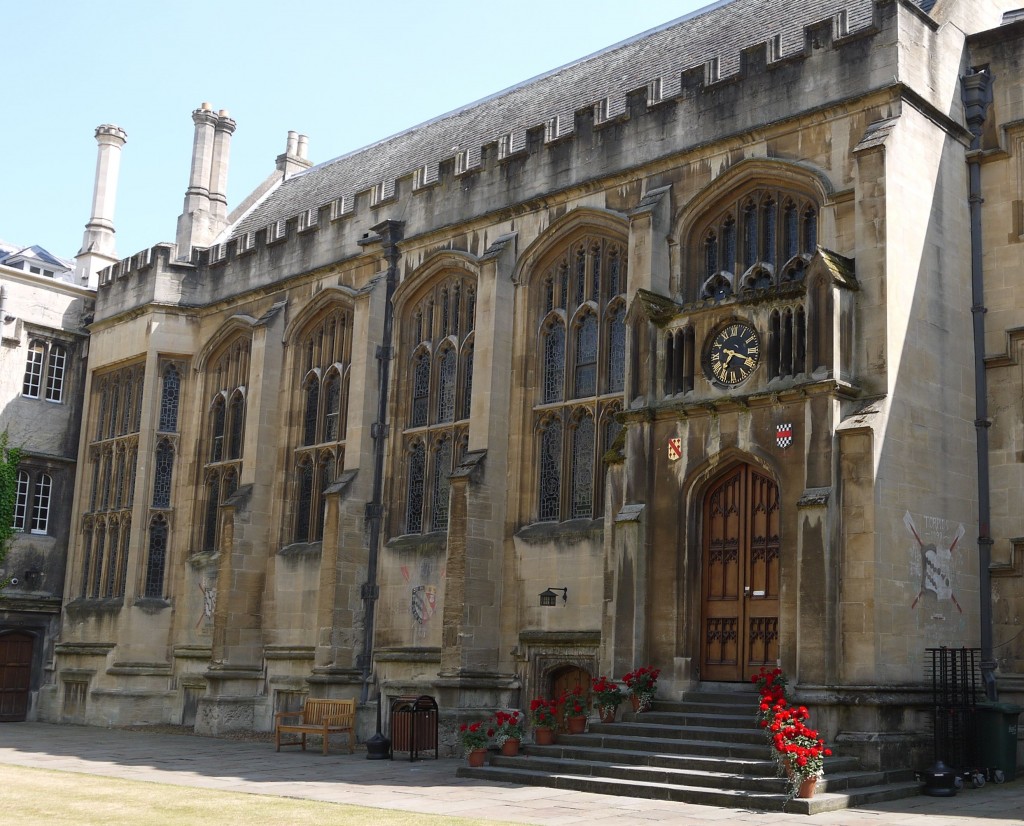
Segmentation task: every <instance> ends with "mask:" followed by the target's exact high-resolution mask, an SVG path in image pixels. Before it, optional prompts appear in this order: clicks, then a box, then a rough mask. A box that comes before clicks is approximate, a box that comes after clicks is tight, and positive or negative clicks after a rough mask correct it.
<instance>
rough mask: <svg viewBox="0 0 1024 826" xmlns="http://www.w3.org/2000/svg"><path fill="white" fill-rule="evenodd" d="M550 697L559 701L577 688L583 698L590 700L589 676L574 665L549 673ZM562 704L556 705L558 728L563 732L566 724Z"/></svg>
mask: <svg viewBox="0 0 1024 826" xmlns="http://www.w3.org/2000/svg"><path fill="white" fill-rule="evenodd" d="M550 681H551V695H550V696H551V697H553V698H554V699H556V700H557V699H559V698H560V697H562V696H563V695H565V694H571V693H572V692H573V690H574V689H576V688H579V689H581V692H582V694H583V696H584V697H586V698H587V699H588V701H589V698H590V674H589V672H587V671H586V670H585V669H583V668H579V667H577V666H574V665H567V666H564V667H562V668H559V669H556V670H555V671H552V672H551V675H550ZM562 709H563V704H562V703H559V705H558V728H559V730H561V731H565V729H566V727H567V723H566V721H565V716H564V715H563V713H562Z"/></svg>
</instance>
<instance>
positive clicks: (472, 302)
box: [466, 287, 476, 335]
mask: <svg viewBox="0 0 1024 826" xmlns="http://www.w3.org/2000/svg"><path fill="white" fill-rule="evenodd" d="M475 327H476V290H474V289H473V288H472V287H470V288H469V289H467V290H466V334H467V335H468V334H469V333H472V332H473V329H474V328H475Z"/></svg>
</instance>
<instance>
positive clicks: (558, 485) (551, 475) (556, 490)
mask: <svg viewBox="0 0 1024 826" xmlns="http://www.w3.org/2000/svg"><path fill="white" fill-rule="evenodd" d="M561 500H562V425H561V423H560V422H557V421H550V422H548V424H547V426H546V427H545V428H544V429H543V430H542V431H541V436H540V507H539V519H540V521H541V522H557V521H558V519H559V517H560V515H561Z"/></svg>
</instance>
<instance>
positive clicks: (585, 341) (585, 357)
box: [573, 313, 597, 399]
mask: <svg viewBox="0 0 1024 826" xmlns="http://www.w3.org/2000/svg"><path fill="white" fill-rule="evenodd" d="M575 373H576V375H575V379H576V380H575V383H574V384H575V386H574V389H575V394H574V396H573V398H577V399H578V398H581V397H583V396H593V395H595V394H596V393H597V319H596V318H595V317H594V316H593V315H592V314H590V313H587V315H585V316H584V317H583V321H582V322H581V323H580V325H579V327H577V328H576V371H575Z"/></svg>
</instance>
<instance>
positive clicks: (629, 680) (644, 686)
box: [622, 665, 661, 712]
mask: <svg viewBox="0 0 1024 826" xmlns="http://www.w3.org/2000/svg"><path fill="white" fill-rule="evenodd" d="M660 674H661V669H660V668H654V667H652V666H649V665H642V666H640V668H638V669H637V670H636V671H630V672H629V673H628V674H626V675H625V676H624V677H623V678H622V682H624V683H625V684H626V688H627V690H628V691H629V701H630V702H631V703H632V704H633V711H636V712H640V711H646V710H647V709H648V708H650V707H651V701H652V700H654V692H655V691H656V690H657V689H656V686H657V683H658V676H659V675H660Z"/></svg>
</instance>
